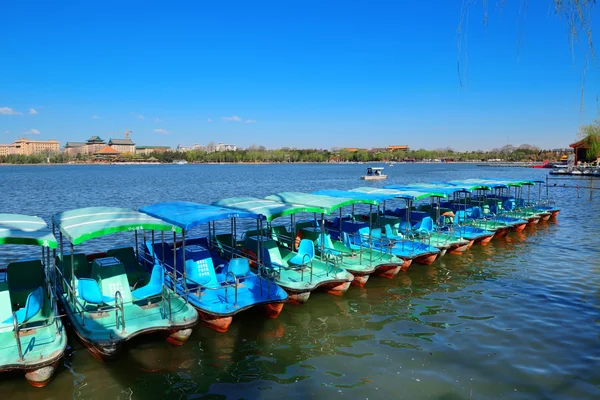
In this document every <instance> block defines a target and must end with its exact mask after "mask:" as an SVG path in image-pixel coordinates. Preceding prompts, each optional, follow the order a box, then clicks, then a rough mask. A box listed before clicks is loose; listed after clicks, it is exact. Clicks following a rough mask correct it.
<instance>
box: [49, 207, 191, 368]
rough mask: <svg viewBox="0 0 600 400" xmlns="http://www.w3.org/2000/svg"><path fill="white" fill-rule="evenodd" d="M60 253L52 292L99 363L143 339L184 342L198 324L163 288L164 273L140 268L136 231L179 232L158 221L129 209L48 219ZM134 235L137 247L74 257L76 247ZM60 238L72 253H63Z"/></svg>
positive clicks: (185, 305) (104, 209)
mask: <svg viewBox="0 0 600 400" xmlns="http://www.w3.org/2000/svg"><path fill="white" fill-rule="evenodd" d="M52 222H53V225H54V227H56V228H57V229H58V230H59V233H60V238H59V243H60V246H59V248H60V251H59V255H58V257H57V265H58V268H57V276H58V277H59V279H57V280H56V282H55V283H54V290H55V292H56V295H57V297H58V298H59V299H60V304H61V305H62V307H63V309H64V311H65V312H66V314H67V317H68V319H69V321H70V323H71V325H72V326H73V329H74V330H75V333H76V334H77V336H79V338H80V339H81V341H82V342H83V343H84V344H85V345H86V347H87V348H88V350H89V351H90V353H91V354H92V355H93V356H94V357H95V358H97V359H100V360H108V359H112V358H114V357H116V356H117V354H118V353H119V351H120V350H121V348H122V346H123V344H124V343H125V342H127V341H128V340H129V339H131V338H133V337H136V336H138V335H141V334H146V333H155V332H161V333H162V334H163V335H164V336H165V337H166V339H167V341H169V342H170V343H173V344H177V345H181V344H183V343H185V342H186V341H187V339H188V338H189V336H190V335H191V333H192V328H193V327H194V325H196V323H197V322H198V314H197V313H196V310H195V309H194V308H193V307H192V306H191V305H190V304H189V303H188V302H187V301H186V300H185V299H184V298H183V297H181V296H180V295H179V294H177V293H175V292H174V291H173V290H172V289H170V288H169V287H168V286H167V285H165V271H164V269H163V267H162V266H161V265H154V267H153V268H152V273H151V274H149V273H148V272H146V270H145V269H144V268H143V267H142V266H141V265H140V264H139V261H138V260H139V250H138V240H137V239H138V231H149V232H151V234H152V235H154V231H168V232H179V231H180V229H179V228H178V227H176V226H174V225H172V224H169V223H166V222H164V221H161V220H159V219H157V218H154V217H151V216H149V215H146V214H143V213H140V212H138V211H134V210H130V209H127V208H108V207H90V208H81V209H77V210H71V211H66V212H63V213H60V214H57V215H55V216H54V217H53V218H52ZM126 231H132V232H135V242H136V245H135V248H134V247H119V248H113V249H110V250H107V251H106V252H100V253H92V254H85V253H76V252H75V245H78V244H80V243H83V242H86V241H88V240H91V239H94V238H99V237H102V236H106V235H111V234H116V233H119V232H126ZM63 239H66V240H67V241H68V242H69V247H70V253H69V254H65V253H64V251H63V250H64V249H63V247H64V245H63Z"/></svg>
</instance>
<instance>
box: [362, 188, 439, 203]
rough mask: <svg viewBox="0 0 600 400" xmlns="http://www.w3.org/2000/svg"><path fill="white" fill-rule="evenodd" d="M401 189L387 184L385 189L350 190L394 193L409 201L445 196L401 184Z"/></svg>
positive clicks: (397, 197)
mask: <svg viewBox="0 0 600 400" xmlns="http://www.w3.org/2000/svg"><path fill="white" fill-rule="evenodd" d="M402 188H403V189H391V188H389V186H386V189H375V188H370V187H359V188H356V189H352V190H351V191H352V192H362V193H373V194H375V193H380V194H390V195H392V194H393V195H394V198H396V199H404V200H409V201H417V200H421V199H425V198H427V197H447V196H446V195H445V194H443V193H435V192H431V191H422V190H416V189H407V188H404V187H403V186H402Z"/></svg>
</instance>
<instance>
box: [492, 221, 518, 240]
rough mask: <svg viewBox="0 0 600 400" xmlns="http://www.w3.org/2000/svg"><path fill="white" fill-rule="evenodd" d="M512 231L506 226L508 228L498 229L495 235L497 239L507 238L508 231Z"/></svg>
mask: <svg viewBox="0 0 600 400" xmlns="http://www.w3.org/2000/svg"><path fill="white" fill-rule="evenodd" d="M523 227H525V224H524V225H523ZM509 230H511V227H510V226H506V227H502V228H498V229H496V232H495V233H494V237H495V238H503V237H506V235H508V231H509Z"/></svg>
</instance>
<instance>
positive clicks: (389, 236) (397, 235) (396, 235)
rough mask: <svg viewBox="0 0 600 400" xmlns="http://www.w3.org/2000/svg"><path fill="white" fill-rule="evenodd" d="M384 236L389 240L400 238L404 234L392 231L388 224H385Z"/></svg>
mask: <svg viewBox="0 0 600 400" xmlns="http://www.w3.org/2000/svg"><path fill="white" fill-rule="evenodd" d="M385 237H386V238H387V239H389V240H402V239H404V236H402V234H401V233H394V230H393V229H392V226H391V225H390V224H385Z"/></svg>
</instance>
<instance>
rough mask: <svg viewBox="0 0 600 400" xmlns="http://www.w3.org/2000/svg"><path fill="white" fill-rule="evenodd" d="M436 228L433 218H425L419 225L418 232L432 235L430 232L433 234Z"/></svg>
mask: <svg viewBox="0 0 600 400" xmlns="http://www.w3.org/2000/svg"><path fill="white" fill-rule="evenodd" d="M434 227H435V225H434V223H433V219H432V218H431V217H425V218H423V219H422V220H421V222H420V223H419V226H418V227H417V230H418V231H419V232H425V233H430V232H433V229H434Z"/></svg>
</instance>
